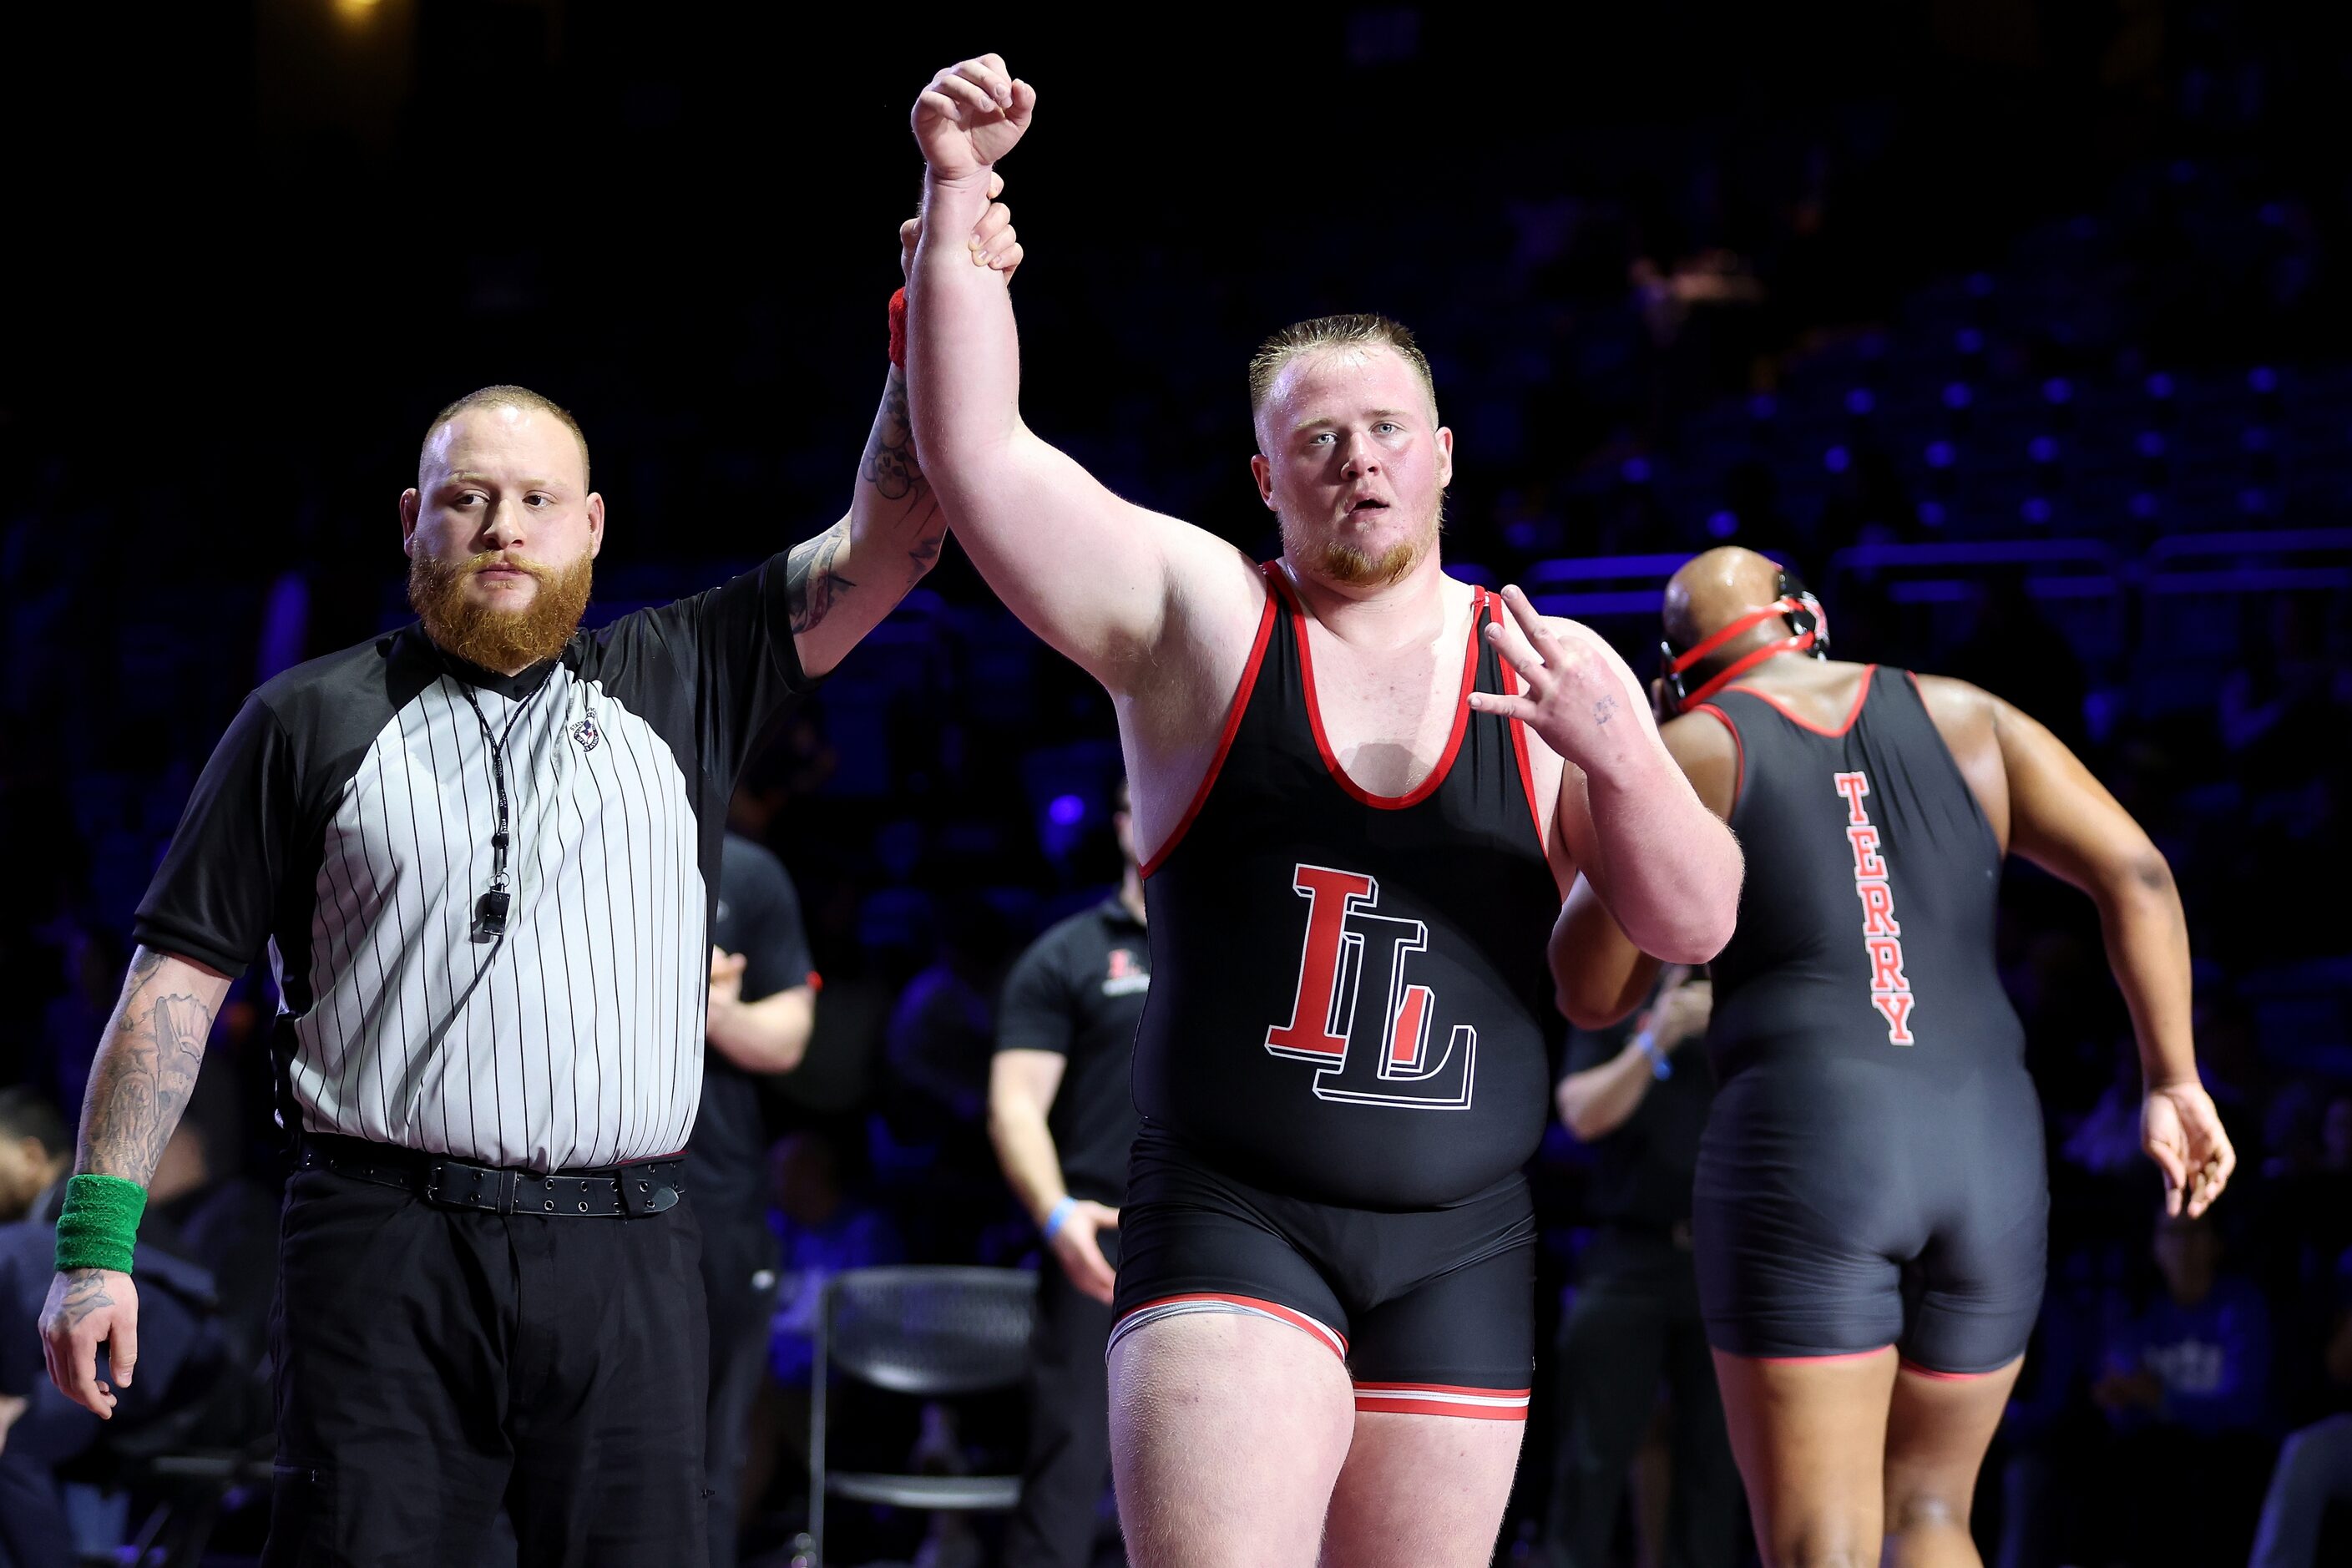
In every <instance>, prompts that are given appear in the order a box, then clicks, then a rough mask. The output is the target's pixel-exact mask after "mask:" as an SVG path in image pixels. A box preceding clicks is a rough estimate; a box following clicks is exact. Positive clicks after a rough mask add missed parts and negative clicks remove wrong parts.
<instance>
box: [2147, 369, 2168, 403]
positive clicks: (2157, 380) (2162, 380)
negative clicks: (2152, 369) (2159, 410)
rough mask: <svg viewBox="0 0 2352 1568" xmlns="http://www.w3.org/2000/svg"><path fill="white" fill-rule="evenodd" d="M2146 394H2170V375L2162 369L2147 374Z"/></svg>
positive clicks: (2163, 395)
mask: <svg viewBox="0 0 2352 1568" xmlns="http://www.w3.org/2000/svg"><path fill="white" fill-rule="evenodd" d="M2147 395H2149V396H2150V397H2169V396H2171V395H2172V377H2170V376H2168V375H2167V374H2164V372H2162V371H2158V372H2157V373H2156V374H2154V375H2151V376H2149V377H2148V378H2147Z"/></svg>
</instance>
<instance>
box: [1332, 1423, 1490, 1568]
mask: <svg viewBox="0 0 2352 1568" xmlns="http://www.w3.org/2000/svg"><path fill="white" fill-rule="evenodd" d="M1526 1431H1527V1423H1526V1422H1525V1421H1489V1420H1479V1419H1470V1418H1465V1417H1463V1416H1459V1415H1391V1414H1388V1413H1386V1412H1381V1411H1371V1412H1367V1413H1365V1414H1363V1415H1358V1416H1357V1417H1356V1436H1355V1441H1354V1443H1353V1444H1352V1445H1351V1446H1350V1447H1349V1449H1348V1462H1347V1464H1346V1465H1344V1466H1342V1467H1341V1468H1340V1470H1339V1485H1338V1486H1337V1487H1336V1488H1334V1489H1333V1490H1332V1493H1331V1515H1330V1519H1329V1521H1328V1522H1327V1524H1326V1526H1325V1529H1324V1532H1323V1557H1322V1561H1323V1563H1324V1564H1325V1565H1326V1568H1456V1565H1458V1568H1477V1565H1479V1564H1483V1563H1488V1562H1490V1561H1492V1560H1493V1558H1494V1554H1495V1538H1496V1535H1497V1534H1498V1533H1500V1531H1501V1530H1502V1528H1503V1510H1504V1508H1505V1507H1506V1506H1507V1504H1508V1503H1509V1502H1510V1500H1511V1477H1512V1476H1513V1474H1514V1473H1515V1472H1516V1471H1517V1468H1518V1462H1519V1439H1520V1436H1522V1435H1523V1434H1524V1433H1525V1432H1526Z"/></svg>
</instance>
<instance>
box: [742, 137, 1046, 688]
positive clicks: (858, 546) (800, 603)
mask: <svg viewBox="0 0 2352 1568" xmlns="http://www.w3.org/2000/svg"><path fill="white" fill-rule="evenodd" d="M985 188H986V189H987V190H988V194H989V195H990V196H991V197H993V195H995V194H996V192H997V191H998V190H1001V189H1002V188H1003V182H1002V181H999V182H996V184H994V185H993V186H991V187H985ZM919 232H920V220H919V219H918V220H912V221H909V222H908V224H907V225H906V226H903V227H901V228H900V230H899V231H898V241H899V265H900V267H901V268H902V269H903V268H906V267H907V266H908V264H909V263H910V262H911V260H912V258H913V255H914V248H915V242H916V237H917V235H918V234H919ZM949 247H951V248H953V249H955V250H956V251H957V252H959V253H960V254H961V256H962V257H963V258H964V266H965V267H966V268H967V269H969V270H971V271H973V272H977V273H982V274H983V275H984V276H985V277H986V279H987V280H988V285H989V286H990V287H991V288H993V289H998V290H999V291H1002V290H1003V289H1004V288H1005V287H1006V286H1007V285H1008V284H1009V283H1010V281H1011V279H1012V277H1013V270H1014V269H1015V268H1018V267H1019V266H1020V265H1021V258H1022V251H1021V240H1020V237H1019V236H1018V235H1016V234H1015V233H1014V232H1013V215H1012V214H1011V213H1010V212H1008V211H1007V210H1006V209H1005V206H1004V204H1003V203H1002V202H992V203H983V204H982V209H981V210H980V211H979V212H978V213H976V214H974V215H973V216H972V219H971V222H970V223H967V224H965V225H964V226H962V227H961V228H960V229H958V230H957V232H956V234H955V236H954V237H952V238H951V240H950V244H949ZM946 536H947V523H946V521H944V520H943V519H942V518H941V517H940V503H939V498H938V497H937V496H935V495H933V494H932V493H931V487H930V483H929V480H927V479H924V477H923V466H922V463H921V461H920V460H919V458H917V457H916V455H915V432H914V425H913V422H912V420H911V419H910V418H909V417H908V410H907V373H906V372H905V371H903V370H900V369H899V368H898V366H897V365H895V364H894V365H892V366H890V369H889V374H887V375H886V376H885V377H884V378H883V382H882V403H881V406H880V407H878V408H877V409H876V410H875V414H874V426H873V428H872V429H871V430H870V431H868V432H867V434H866V451H865V455H864V456H863V457H861V458H859V459H858V464H857V481H856V485H855V487H853V489H852V490H851V492H850V502H849V510H848V512H847V513H846V514H845V516H844V517H843V518H842V519H841V521H838V522H836V523H835V524H834V525H833V526H832V527H831V528H828V529H826V530H825V531H824V532H823V533H820V534H818V535H816V536H815V537H814V538H813V539H805V540H803V541H802V542H800V543H798V544H796V545H794V546H793V548H792V550H791V552H789V553H788V554H787V555H786V556H785V558H784V590H785V594H786V595H787V601H788V604H789V605H790V613H791V616H792V626H793V647H795V648H796V649H797V650H798V651H799V654H800V662H801V668H802V669H803V670H805V671H806V672H807V673H808V674H810V675H813V676H814V675H823V674H824V673H825V672H826V671H828V670H830V669H832V668H834V667H835V665H837V664H839V663H840V662H841V661H842V659H843V658H844V657H845V655H847V653H848V652H849V650H850V649H851V648H853V647H856V646H857V644H858V642H859V641H860V640H861V639H862V638H864V637H865V636H866V633H867V632H870V631H872V630H873V629H874V628H875V627H876V626H879V625H880V624H881V622H882V618H883V617H884V616H887V615H888V614H889V613H890V612H891V611H892V610H894V609H896V608H898V601H899V600H901V599H903V598H905V597H906V596H907V591H908V589H909V588H912V587H913V586H914V585H915V584H917V583H919V582H920V581H922V578H923V574H925V573H926V572H929V570H930V569H931V567H932V565H933V564H934V563H936V562H937V561H938V560H939V558H940V542H941V541H942V540H944V539H945V538H946Z"/></svg>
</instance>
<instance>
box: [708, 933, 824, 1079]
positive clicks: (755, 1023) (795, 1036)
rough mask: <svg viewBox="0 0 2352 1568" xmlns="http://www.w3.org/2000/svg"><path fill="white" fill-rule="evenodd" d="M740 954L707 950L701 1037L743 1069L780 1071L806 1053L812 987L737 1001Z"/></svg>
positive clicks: (742, 959)
mask: <svg viewBox="0 0 2352 1568" xmlns="http://www.w3.org/2000/svg"><path fill="white" fill-rule="evenodd" d="M747 962H748V961H747V960H746V959H745V957H744V955H743V954H741V953H740V952H721V951H719V949H718V948H715V947H714V948H712V949H711V950H710V1003H709V1014H708V1016H707V1019H706V1021H705V1024H704V1026H703V1037H704V1038H705V1039H707V1040H709V1042H710V1047H711V1048H712V1049H713V1050H715V1051H717V1052H718V1053H719V1055H720V1056H722V1057H725V1058H727V1059H728V1060H729V1061H730V1062H733V1063H734V1064H735V1065H736V1066H737V1067H739V1068H742V1069H743V1070H744V1071H745V1072H756V1073H785V1072H790V1071H792V1070H793V1068H796V1067H798V1066H800V1065H801V1058H803V1057H804V1056H806V1055H807V1054H808V1043H809V1034H810V1031H811V1030H813V1029H814V1027H815V1026H816V988H815V987H814V986H813V985H788V986H786V987H785V988H784V989H782V991H778V992H774V993H772V994H769V995H766V996H762V997H761V998H760V999H759V1000H758V1001H756V1002H746V1001H744V1000H743V969H744V965H745V963H747Z"/></svg>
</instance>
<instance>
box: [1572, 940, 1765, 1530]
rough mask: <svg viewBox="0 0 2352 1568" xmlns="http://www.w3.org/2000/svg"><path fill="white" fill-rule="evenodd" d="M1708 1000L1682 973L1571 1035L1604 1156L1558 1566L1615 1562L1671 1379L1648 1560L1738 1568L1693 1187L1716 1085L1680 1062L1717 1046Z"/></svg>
mask: <svg viewBox="0 0 2352 1568" xmlns="http://www.w3.org/2000/svg"><path fill="white" fill-rule="evenodd" d="M1712 994H1713V988H1712V987H1711V986H1710V985H1709V984H1708V983H1707V982H1706V980H1704V979H1693V978H1691V977H1690V972H1689V971H1688V970H1685V969H1683V968H1681V967H1679V966H1677V967H1674V968H1670V969H1668V970H1666V971H1665V972H1664V973H1663V974H1662V975H1661V976H1660V979H1659V983H1658V987H1657V989H1656V990H1655V991H1654V993H1652V996H1651V1003H1650V1005H1649V1007H1648V1008H1647V1009H1646V1010H1645V1011H1643V1012H1642V1013H1640V1014H1639V1015H1637V1016H1635V1017H1634V1018H1633V1019H1632V1020H1629V1021H1628V1022H1626V1023H1623V1024H1619V1025H1616V1026H1612V1027H1610V1028H1607V1029H1600V1030H1585V1029H1579V1030H1576V1031H1575V1032H1574V1033H1572V1034H1571V1035H1570V1037H1569V1046H1568V1058H1567V1064H1566V1074H1565V1076H1564V1077H1562V1078H1561V1079H1560V1080H1559V1089H1558V1090H1557V1091H1556V1094H1555V1098H1556V1100H1558V1102H1559V1116H1560V1120H1561V1121H1563V1122H1565V1123H1566V1124H1567V1126H1568V1130H1569V1131H1570V1132H1573V1133H1574V1134H1576V1136H1577V1138H1578V1140H1579V1141H1580V1142H1585V1143H1590V1144H1591V1145H1592V1149H1593V1154H1594V1158H1595V1169H1594V1171H1593V1173H1592V1182H1591V1188H1590V1189H1589V1191H1590V1197H1591V1214H1592V1217H1593V1219H1594V1220H1595V1221H1596V1222H1597V1225H1598V1229H1597V1232H1596V1234H1595V1236H1594V1237H1593V1239H1592V1241H1591V1245H1589V1246H1588V1247H1586V1248H1585V1249H1584V1253H1583V1257H1582V1258H1581V1259H1580V1268H1581V1271H1582V1272H1581V1277H1580V1282H1579V1285H1578V1288H1577V1290H1576V1295H1575V1300H1574V1304H1573V1305H1572V1306H1570V1309H1569V1310H1568V1316H1567V1318H1566V1319H1565V1320H1564V1321H1562V1323H1561V1325H1560V1333H1559V1355H1558V1358H1557V1360H1558V1363H1559V1420H1560V1431H1559V1454H1558V1456H1557V1458H1556V1460H1555V1465H1554V1469H1553V1475H1552V1490H1551V1510H1550V1519H1549V1521H1548V1525H1549V1528H1548V1531H1547V1534H1548V1536H1549V1543H1550V1552H1551V1562H1552V1563H1553V1564H1554V1565H1555V1568H1607V1564H1609V1563H1612V1562H1614V1561H1615V1558H1614V1557H1613V1556H1612V1552H1611V1551H1610V1546H1611V1543H1612V1541H1613V1540H1614V1538H1615V1536H1616V1531H1617V1514H1618V1505H1619V1502H1620V1500H1622V1498H1623V1496H1624V1493H1625V1482H1626V1478H1627V1475H1628V1473H1629V1472H1630V1470H1631V1469H1632V1467H1633V1458H1634V1454H1635V1452H1636V1450H1637V1449H1639V1448H1640V1447H1641V1445H1642V1440H1643V1435H1644V1434H1645V1433H1646V1432H1647V1431H1648V1430H1649V1429H1650V1426H1651V1418H1652V1415H1653V1414H1654V1412H1655V1410H1656V1407H1657V1403H1658V1390H1659V1383H1660V1380H1661V1378H1662V1377H1663V1379H1664V1384H1665V1386H1666V1390H1667V1397H1668V1401H1669V1404H1670V1405H1671V1408H1672V1410H1673V1428H1672V1429H1673V1438H1672V1452H1673V1456H1674V1458H1673V1466H1672V1475H1673V1493H1672V1500H1671V1502H1670V1503H1669V1504H1668V1505H1667V1507H1666V1509H1665V1510H1664V1516H1665V1517H1666V1518H1667V1519H1669V1520H1670V1521H1672V1522H1671V1523H1670V1524H1669V1525H1668V1526H1667V1529H1666V1539H1665V1542H1664V1543H1663V1546H1664V1549H1663V1550H1661V1549H1660V1545H1661V1543H1659V1542H1649V1543H1647V1549H1646V1550H1645V1551H1644V1552H1643V1561H1644V1562H1649V1563H1666V1564H1668V1565H1669V1568H1717V1565H1720V1568H1729V1564H1730V1563H1732V1562H1733V1560H1734V1552H1735V1549H1736V1547H1737V1544H1738V1529H1739V1519H1740V1507H1739V1501H1740V1499H1739V1472H1738V1468H1736V1467H1735V1466H1734V1465H1733V1463H1732V1458H1731V1445H1730V1441H1729V1439H1728V1438H1727V1436H1725V1433H1724V1424H1723V1402H1722V1399H1721V1397H1720V1395H1718V1394H1717V1391H1716V1384H1715V1364H1714V1362H1713V1360H1712V1358H1711V1357H1710V1356H1709V1354H1708V1352H1707V1346H1706V1327H1705V1325H1704V1324H1703V1323H1701V1321H1699V1310H1698V1276H1697V1274H1696V1270H1695V1268H1693V1264H1692V1255H1691V1228H1690V1214H1691V1177H1692V1173H1694V1172H1695V1171H1696V1168H1697V1164H1698V1142H1699V1134H1700V1132H1701V1131H1703V1130H1704V1129H1705V1128H1706V1113H1707V1108H1708V1107H1709V1106H1710V1105H1712V1104H1713V1103H1714V1100H1715V1075H1714V1073H1713V1071H1712V1070H1711V1069H1710V1068H1709V1067H1708V1064H1707V1061H1706V1057H1705V1056H1704V1054H1702V1053H1700V1052H1696V1051H1689V1052H1685V1051H1682V1050H1681V1047H1683V1046H1684V1045H1685V1044H1687V1043H1688V1042H1690V1041H1693V1040H1696V1039H1699V1038H1701V1037H1704V1036H1705V1035H1706V1025H1707V1017H1708V1015H1709V1012H1710V1003H1711V998H1712ZM1645 1523H1646V1521H1645Z"/></svg>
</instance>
